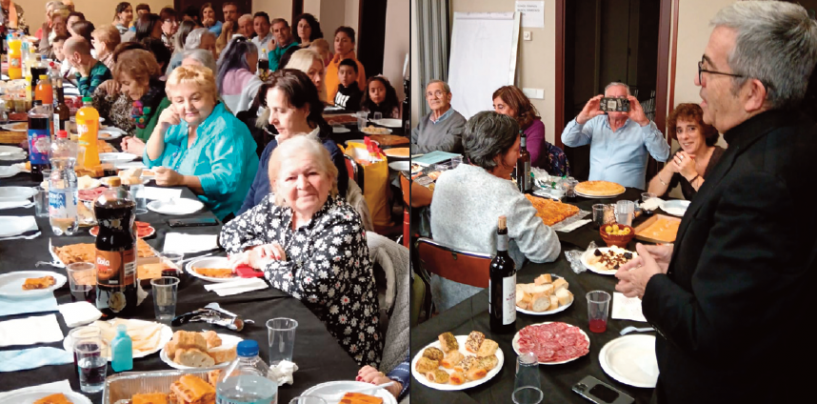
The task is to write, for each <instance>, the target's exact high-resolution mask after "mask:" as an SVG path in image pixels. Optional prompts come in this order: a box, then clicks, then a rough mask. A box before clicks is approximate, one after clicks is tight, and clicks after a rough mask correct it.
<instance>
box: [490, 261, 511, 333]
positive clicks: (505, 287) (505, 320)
mask: <svg viewBox="0 0 817 404" xmlns="http://www.w3.org/2000/svg"><path fill="white" fill-rule="evenodd" d="M502 299H503V301H502V324H504V325H508V324H511V323H513V322H514V321H516V274H513V276H509V277H506V278H502ZM489 307H490V305H489Z"/></svg>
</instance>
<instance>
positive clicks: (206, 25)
mask: <svg viewBox="0 0 817 404" xmlns="http://www.w3.org/2000/svg"><path fill="white" fill-rule="evenodd" d="M201 25H204V28H210V27H212V26H213V25H216V20H214V19H212V18H205V19H204V21H202V22H201Z"/></svg>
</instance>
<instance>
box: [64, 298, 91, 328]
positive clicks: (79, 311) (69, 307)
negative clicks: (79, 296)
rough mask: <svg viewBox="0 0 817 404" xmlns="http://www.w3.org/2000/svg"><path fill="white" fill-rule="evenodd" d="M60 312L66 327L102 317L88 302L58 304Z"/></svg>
mask: <svg viewBox="0 0 817 404" xmlns="http://www.w3.org/2000/svg"><path fill="white" fill-rule="evenodd" d="M59 310H60V314H62V318H63V319H64V320H65V324H66V325H67V326H68V328H74V327H78V326H81V325H85V324H89V323H93V322H94V321H96V320H99V319H100V317H102V313H101V312H100V311H99V310H97V309H96V306H95V305H93V304H91V303H88V302H74V303H65V304H61V305H59Z"/></svg>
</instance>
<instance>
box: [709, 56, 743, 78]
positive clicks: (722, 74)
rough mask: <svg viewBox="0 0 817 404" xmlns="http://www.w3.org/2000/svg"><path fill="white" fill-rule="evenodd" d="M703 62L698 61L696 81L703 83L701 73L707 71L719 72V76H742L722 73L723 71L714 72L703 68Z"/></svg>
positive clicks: (712, 72) (711, 71)
mask: <svg viewBox="0 0 817 404" xmlns="http://www.w3.org/2000/svg"><path fill="white" fill-rule="evenodd" d="M703 64H704V61H703V60H701V61H700V62H698V83H703V82H704V78H703V73H704V72H706V73H709V74H720V75H721V76H729V77H744V76H743V75H741V74H733V73H724V72H716V71H714V70H707V69H704V68H703Z"/></svg>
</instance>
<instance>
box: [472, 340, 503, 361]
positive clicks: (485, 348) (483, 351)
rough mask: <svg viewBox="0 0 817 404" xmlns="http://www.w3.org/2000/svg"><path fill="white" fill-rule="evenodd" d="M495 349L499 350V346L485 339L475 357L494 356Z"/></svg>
mask: <svg viewBox="0 0 817 404" xmlns="http://www.w3.org/2000/svg"><path fill="white" fill-rule="evenodd" d="M497 348H499V344H497V343H496V342H495V341H493V340H490V339H486V340H485V341H482V345H480V346H479V352H477V357H480V358H482V357H485V356H491V355H494V354H496V350H497Z"/></svg>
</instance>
